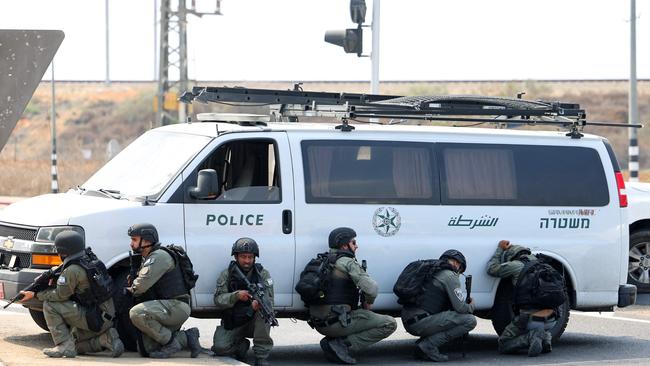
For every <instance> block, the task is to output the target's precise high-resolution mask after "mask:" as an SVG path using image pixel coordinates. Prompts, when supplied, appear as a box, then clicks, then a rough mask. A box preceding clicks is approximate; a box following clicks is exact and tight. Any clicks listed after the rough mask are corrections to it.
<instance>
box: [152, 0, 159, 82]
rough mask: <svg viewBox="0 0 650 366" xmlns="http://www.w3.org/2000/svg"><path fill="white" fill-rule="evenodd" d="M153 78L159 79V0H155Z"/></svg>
mask: <svg viewBox="0 0 650 366" xmlns="http://www.w3.org/2000/svg"><path fill="white" fill-rule="evenodd" d="M153 79H154V80H157V79H158V0H153Z"/></svg>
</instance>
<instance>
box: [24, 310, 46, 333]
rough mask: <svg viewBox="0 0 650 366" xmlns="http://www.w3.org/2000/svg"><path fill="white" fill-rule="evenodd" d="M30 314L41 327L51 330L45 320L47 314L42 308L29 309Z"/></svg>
mask: <svg viewBox="0 0 650 366" xmlns="http://www.w3.org/2000/svg"><path fill="white" fill-rule="evenodd" d="M29 315H31V316H32V319H33V320H34V323H36V325H38V326H39V327H41V329H43V330H45V331H48V332H49V331H50V329H49V328H48V327H47V322H46V321H45V314H43V312H42V311H41V310H35V309H29Z"/></svg>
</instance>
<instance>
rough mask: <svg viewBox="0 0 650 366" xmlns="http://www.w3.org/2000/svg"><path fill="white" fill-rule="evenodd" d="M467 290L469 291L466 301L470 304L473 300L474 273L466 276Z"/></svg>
mask: <svg viewBox="0 0 650 366" xmlns="http://www.w3.org/2000/svg"><path fill="white" fill-rule="evenodd" d="M465 291H467V297H466V298H465V303H467V304H469V303H470V301H472V298H471V296H472V275H467V276H465Z"/></svg>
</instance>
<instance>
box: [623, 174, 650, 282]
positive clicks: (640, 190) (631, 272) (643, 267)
mask: <svg viewBox="0 0 650 366" xmlns="http://www.w3.org/2000/svg"><path fill="white" fill-rule="evenodd" d="M625 188H626V190H627V196H628V200H629V216H628V217H629V222H630V259H629V269H628V277H627V278H628V283H630V284H633V285H636V287H637V289H638V290H639V291H640V292H648V291H650V183H640V182H626V183H625Z"/></svg>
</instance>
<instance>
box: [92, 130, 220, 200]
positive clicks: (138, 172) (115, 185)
mask: <svg viewBox="0 0 650 366" xmlns="http://www.w3.org/2000/svg"><path fill="white" fill-rule="evenodd" d="M210 140H211V138H210V137H207V136H199V135H189V134H182V133H170V132H162V131H149V132H147V133H145V134H144V135H142V136H140V137H139V138H138V139H136V140H135V141H134V142H133V143H131V144H130V145H129V146H127V147H126V148H125V149H124V150H123V151H122V152H120V153H119V154H118V155H117V156H115V157H114V158H113V159H112V160H111V161H109V162H108V163H106V165H104V166H103V167H102V168H101V169H99V170H98V171H97V172H96V173H95V174H94V175H93V176H92V177H90V179H88V181H87V182H86V183H84V185H83V186H82V188H83V189H85V190H93V191H110V192H118V193H119V195H120V196H122V197H124V196H133V197H145V196H148V197H149V198H153V197H156V196H158V195H159V194H160V193H162V192H161V191H162V190H163V189H164V188H165V187H166V186H167V184H168V183H169V182H170V181H171V180H172V179H173V178H174V177H176V175H177V174H178V172H179V171H180V170H181V169H182V168H183V167H184V166H185V165H186V164H187V162H188V161H190V160H191V159H192V158H193V157H194V156H195V155H196V154H197V153H198V152H199V151H201V149H203V148H204V147H205V145H207V144H208V142H210Z"/></svg>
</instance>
